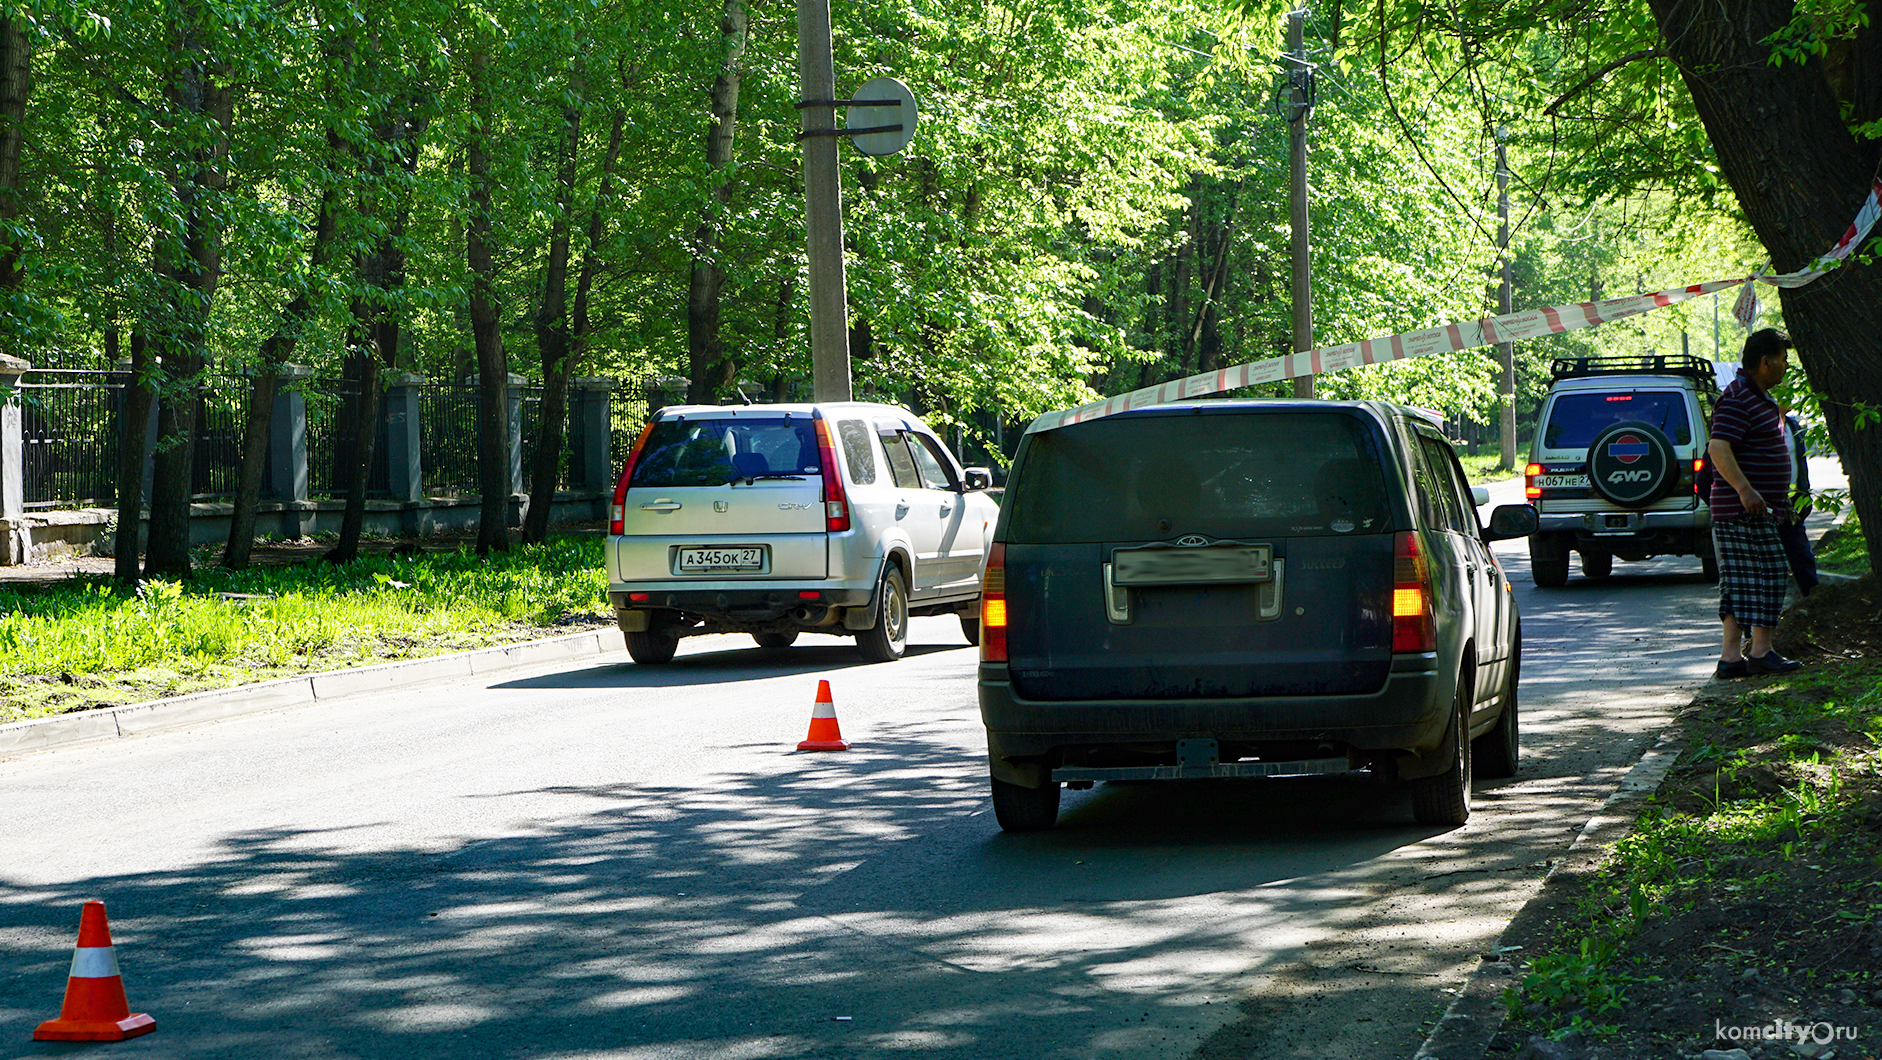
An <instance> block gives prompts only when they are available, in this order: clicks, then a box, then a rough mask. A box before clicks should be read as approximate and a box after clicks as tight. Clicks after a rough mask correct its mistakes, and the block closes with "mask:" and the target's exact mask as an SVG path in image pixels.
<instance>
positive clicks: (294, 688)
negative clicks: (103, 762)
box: [0, 629, 619, 761]
mask: <svg viewBox="0 0 1882 1060" xmlns="http://www.w3.org/2000/svg"><path fill="white" fill-rule="evenodd" d="M613 632H614V631H613V630H612V629H596V630H589V631H587V632H584V633H568V634H563V635H562V636H559V637H545V638H543V639H541V640H526V641H519V642H517V643H515V644H500V645H497V646H495V647H490V648H477V649H474V650H471V651H461V652H453V653H451V654H449V655H428V656H425V657H424V658H420V659H400V660H398V661H396V662H388V663H375V664H373V665H371V666H361V667H355V668H353V669H350V670H324V671H321V672H319V673H311V674H300V675H298V676H295V677H283V678H277V679H275V680H272V681H258V682H256V683H254V684H249V685H236V686H234V687H231V688H216V689H210V690H209V691H206V692H192V693H190V694H189V695H184V696H171V697H169V698H167V699H153V700H150V701H148V702H145V703H127V704H125V705H123V706H119V707H103V708H100V709H97V710H85V711H77V712H74V713H71V714H55V715H53V716H52V717H49V718H31V719H28V720H26V721H16V722H10V723H8V724H5V725H0V761H6V760H8V759H12V758H18V757H21V756H23V755H28V754H34V753H37V752H40V751H49V750H53V749H55V748H62V747H72V746H76V745H79V744H88V743H98V742H103V741H106V740H116V739H123V738H125V737H130V736H143V735H147V734H149V733H155V732H167V731H170V730H174V729H181V728H187V727H189V726H191V725H199V724H202V723H204V722H212V721H221V720H223V719H225V718H233V717H239V716H241V715H244V714H258V713H261V712H264V711H270V710H281V709H284V708H288V707H296V706H303V705H306V704H309V703H316V702H319V701H321V700H325V699H339V698H342V697H345V696H355V695H359V694H361V693H366V692H384V691H387V690H390V689H395V688H404V687H406V686H408V685H416V684H423V683H426V682H429V681H439V680H445V679H449V678H454V677H474V676H476V675H478V674H483V673H489V672H491V671H494V670H508V669H512V668H514V667H518V666H529V665H532V664H536V663H547V662H560V661H563V660H568V659H583V658H588V657H590V656H594V655H600V654H602V653H603V652H608V651H613V650H614V649H615V647H618V646H619V645H618V642H616V643H615V644H614V645H609V644H606V643H604V642H603V638H607V637H609V635H610V634H612V633H613ZM610 639H611V638H610Z"/></svg>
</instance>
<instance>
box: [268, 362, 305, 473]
mask: <svg viewBox="0 0 1882 1060" xmlns="http://www.w3.org/2000/svg"><path fill="white" fill-rule="evenodd" d="M277 376H278V379H279V382H278V383H277V384H276V387H275V392H274V408H273V409H272V410H271V412H270V415H269V420H268V498H269V499H270V500H278V501H296V502H298V501H304V500H306V499H307V496H308V493H309V488H308V484H307V395H306V394H304V393H302V392H301V381H302V380H305V379H312V378H313V376H314V370H313V369H312V368H310V367H308V366H307V365H304V364H284V365H282V366H281V367H280V369H279V370H278V373H277Z"/></svg>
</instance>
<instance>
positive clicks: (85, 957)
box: [72, 946, 118, 979]
mask: <svg viewBox="0 0 1882 1060" xmlns="http://www.w3.org/2000/svg"><path fill="white" fill-rule="evenodd" d="M117 974H118V951H117V950H115V949H112V948H111V947H110V946H80V947H78V948H77V949H75V950H73V951H72V978H74V979H110V978H112V977H114V976H116V975H117Z"/></svg>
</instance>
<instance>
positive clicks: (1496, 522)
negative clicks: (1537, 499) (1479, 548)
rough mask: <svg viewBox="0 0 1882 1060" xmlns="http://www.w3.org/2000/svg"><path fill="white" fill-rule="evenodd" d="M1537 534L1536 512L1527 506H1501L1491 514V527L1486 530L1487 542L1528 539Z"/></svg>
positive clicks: (1485, 538)
mask: <svg viewBox="0 0 1882 1060" xmlns="http://www.w3.org/2000/svg"><path fill="white" fill-rule="evenodd" d="M1535 532H1536V510H1535V508H1533V507H1531V506H1529V505H1527V504H1499V505H1497V506H1496V510H1495V511H1493V512H1491V513H1490V525H1489V526H1488V527H1485V528H1484V531H1483V539H1484V540H1485V541H1507V540H1509V539H1510V538H1513V537H1528V536H1529V535H1530V534H1533V533H1535Z"/></svg>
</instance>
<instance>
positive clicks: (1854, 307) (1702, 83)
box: [1650, 0, 1882, 573]
mask: <svg viewBox="0 0 1882 1060" xmlns="http://www.w3.org/2000/svg"><path fill="white" fill-rule="evenodd" d="M1650 3H1651V6H1652V9H1653V14H1654V18H1655V19H1656V21H1657V22H1658V23H1659V27H1660V35H1661V37H1662V39H1663V40H1664V41H1665V42H1666V47H1667V48H1668V49H1669V50H1670V51H1671V52H1672V53H1673V57H1674V60H1675V61H1676V62H1677V63H1678V64H1679V69H1680V75H1681V76H1682V77H1683V78H1684V79H1685V82H1686V87H1687V89H1688V91H1690V92H1691V93H1692V98H1693V103H1694V105H1695V107H1696V108H1697V109H1698V112H1699V118H1700V120H1701V121H1702V122H1704V124H1705V128H1706V134H1707V136H1708V137H1709V138H1710V139H1711V141H1712V147H1713V150H1714V151H1715V152H1716V153H1717V155H1718V159H1719V167H1720V169H1721V170H1722V171H1723V173H1724V175H1725V178H1726V180H1727V181H1728V182H1730V184H1731V186H1732V190H1733V192H1734V193H1736V195H1737V197H1738V202H1739V205H1740V206H1741V207H1742V208H1743V209H1744V212H1745V219H1746V220H1747V221H1749V222H1750V224H1751V227H1752V230H1753V231H1754V232H1756V233H1757V234H1758V239H1759V240H1760V241H1761V242H1762V243H1763V244H1764V246H1765V249H1766V250H1767V251H1769V252H1770V254H1771V263H1772V265H1773V267H1774V268H1775V270H1776V271H1777V272H1780V273H1784V272H1792V271H1795V270H1797V269H1800V268H1803V267H1804V266H1806V265H1808V264H1809V263H1810V262H1811V261H1813V260H1815V259H1816V258H1817V257H1818V256H1819V255H1821V254H1823V253H1824V252H1825V251H1827V250H1829V249H1830V247H1831V246H1832V245H1833V244H1834V243H1835V241H1836V240H1837V239H1838V238H1839V237H1840V236H1841V235H1842V234H1843V232H1844V231H1846V230H1847V228H1848V226H1849V221H1850V218H1851V217H1853V216H1855V213H1856V210H1857V208H1858V207H1859V206H1860V205H1861V204H1862V202H1863V200H1864V198H1865V196H1866V195H1867V194H1868V191H1869V188H1870V184H1871V181H1872V180H1873V177H1874V174H1875V172H1876V170H1877V163H1878V161H1882V142H1878V141H1875V140H1860V141H1859V140H1857V139H1856V137H1855V136H1854V135H1853V134H1852V133H1851V132H1850V131H1849V128H1848V126H1847V125H1845V121H1849V122H1868V121H1875V120H1877V119H1878V118H1882V113H1878V111H1882V92H1879V91H1878V90H1877V88H1876V86H1875V85H1873V84H1869V83H1866V82H1865V83H1862V84H1859V85H1858V84H1853V83H1852V84H1851V85H1850V86H1848V88H1849V90H1850V91H1851V95H1849V96H1847V97H1846V98H1843V99H1840V100H1839V98H1838V93H1837V92H1836V91H1835V90H1834V88H1833V85H1832V81H1831V79H1830V78H1828V77H1826V74H1825V66H1824V63H1823V61H1822V60H1820V59H1815V58H1813V59H1810V60H1809V61H1807V62H1797V61H1795V60H1792V59H1786V60H1785V61H1784V62H1783V63H1782V64H1781V65H1772V64H1771V62H1770V61H1769V60H1770V57H1771V47H1770V45H1768V44H1763V43H1760V42H1761V41H1763V40H1764V39H1765V38H1767V37H1768V36H1769V35H1770V34H1771V33H1772V32H1773V31H1775V30H1777V29H1778V28H1779V27H1781V26H1783V25H1785V24H1786V22H1787V21H1788V20H1789V18H1790V15H1791V12H1792V8H1793V4H1792V3H1790V2H1789V0H1747V2H1740V3H1735V4H1732V5H1730V6H1731V8H1732V10H1731V11H1730V12H1729V13H1728V11H1727V9H1726V7H1725V6H1724V5H1720V4H1716V3H1711V2H1700V0H1650ZM1835 54H1836V55H1837V57H1838V59H1839V69H1848V68H1853V69H1857V70H1871V71H1874V70H1879V69H1882V29H1878V28H1874V27H1872V28H1869V29H1865V30H1862V31H1861V32H1859V33H1858V34H1857V35H1856V37H1855V38H1854V39H1853V40H1852V41H1849V42H1846V43H1845V44H1842V45H1840V46H1839V48H1838V50H1837V52H1836V53H1835ZM1845 105H1846V106H1847V107H1848V108H1849V113H1848V114H1844V113H1843V112H1842V108H1843V107H1844V106H1845ZM1763 290H1764V291H1765V292H1768V291H1769V288H1764V289H1763ZM1782 299H1783V306H1784V320H1785V324H1786V326H1787V327H1788V328H1789V330H1790V333H1791V337H1792V339H1793V340H1794V341H1795V342H1796V344H1797V359H1798V362H1799V363H1800V364H1801V365H1802V367H1803V369H1804V372H1805V373H1806V374H1807V375H1808V376H1809V378H1810V382H1811V384H1812V385H1813V386H1814V387H1815V389H1816V390H1818V391H1819V392H1820V393H1822V394H1823V395H1825V400H1824V402H1823V413H1824V419H1825V420H1826V421H1827V423H1828V426H1829V429H1830V437H1831V439H1832V440H1834V441H1835V443H1836V449H1837V452H1838V454H1839V455H1840V456H1841V457H1842V459H1843V468H1844V470H1845V471H1847V472H1848V473H1849V485H1850V499H1851V501H1852V502H1853V503H1854V504H1855V507H1856V514H1857V516H1858V517H1859V518H1860V519H1861V520H1862V529H1863V534H1864V536H1865V537H1866V538H1867V542H1868V546H1869V565H1870V569H1871V570H1874V571H1877V572H1878V573H1882V427H1877V426H1875V425H1869V426H1866V427H1865V426H1864V425H1863V423H1862V411H1863V410H1864V409H1865V408H1867V409H1872V410H1873V409H1882V361H1879V360H1878V359H1877V358H1876V356H1875V341H1876V336H1877V335H1882V273H1878V272H1877V270H1876V269H1875V267H1874V266H1873V265H1868V266H1865V265H1858V264H1852V265H1850V266H1849V267H1847V268H1842V269H1838V270H1836V271H1834V272H1832V273H1830V274H1829V275H1828V276H1825V277H1823V278H1822V279H1820V280H1818V281H1816V282H1815V283H1812V284H1809V285H1807V286H1804V287H1800V288H1797V289H1796V290H1791V291H1786V292H1784V294H1783V296H1782Z"/></svg>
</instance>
